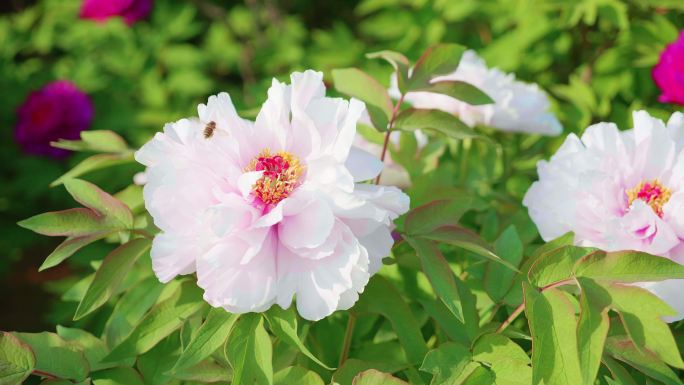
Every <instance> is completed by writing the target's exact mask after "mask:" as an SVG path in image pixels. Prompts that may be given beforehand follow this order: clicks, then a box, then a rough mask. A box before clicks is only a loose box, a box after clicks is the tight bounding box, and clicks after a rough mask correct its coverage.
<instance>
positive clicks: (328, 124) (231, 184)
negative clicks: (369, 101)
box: [136, 71, 409, 320]
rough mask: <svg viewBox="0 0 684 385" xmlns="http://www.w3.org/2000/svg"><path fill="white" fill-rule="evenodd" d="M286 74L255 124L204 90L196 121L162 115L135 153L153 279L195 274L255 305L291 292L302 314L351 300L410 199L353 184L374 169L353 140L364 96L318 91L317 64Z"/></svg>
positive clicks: (232, 301) (207, 286)
mask: <svg viewBox="0 0 684 385" xmlns="http://www.w3.org/2000/svg"><path fill="white" fill-rule="evenodd" d="M291 81H292V84H291V85H287V84H284V83H280V82H278V81H276V80H273V84H272V86H271V88H270V89H269V90H268V100H267V101H266V102H265V103H264V105H263V106H262V108H261V111H260V112H259V115H258V116H257V118H256V121H255V122H251V121H248V120H244V119H242V118H240V117H239V116H238V115H237V113H236V111H235V108H234V107H233V104H232V102H231V99H230V97H229V96H228V94H226V93H221V94H219V95H218V96H212V97H210V98H209V102H208V103H207V105H203V104H202V105H200V106H199V107H198V112H199V119H197V118H193V119H182V120H179V121H177V122H175V123H171V124H167V125H166V126H165V127H164V132H163V133H157V134H156V136H155V137H154V138H153V139H152V140H150V141H149V142H148V143H147V144H145V146H143V148H141V149H140V151H138V152H137V153H136V159H137V160H138V161H139V162H140V163H142V164H144V165H145V166H147V167H148V169H147V183H146V184H145V188H144V195H145V204H146V206H147V209H148V211H149V212H150V214H151V215H152V217H153V218H154V223H155V225H156V226H157V227H159V228H160V229H161V233H160V234H159V235H158V236H157V237H155V239H154V243H153V246H152V251H151V254H152V262H153V268H154V271H155V273H156V275H157V277H158V278H159V279H160V280H161V281H162V282H167V281H169V280H171V279H172V278H174V277H175V276H177V275H179V274H190V273H193V272H196V273H197V284H198V285H199V286H200V287H202V288H203V289H204V298H205V300H206V301H207V302H209V303H210V304H211V305H212V306H216V307H223V308H225V309H226V310H228V311H230V312H234V313H243V312H257V311H264V310H266V309H268V308H269V307H270V306H272V305H273V304H278V305H280V306H281V307H283V308H287V307H289V306H290V304H291V303H292V300H293V298H295V297H296V302H297V309H298V311H299V313H300V314H301V315H302V317H304V318H306V319H310V320H318V319H321V318H323V317H325V316H327V315H329V314H331V313H332V312H334V311H335V310H339V309H347V308H349V307H351V306H352V305H353V304H354V303H355V302H356V300H357V299H358V295H359V293H361V292H362V291H363V289H364V287H365V285H366V283H367V282H368V279H369V277H370V276H371V275H372V274H374V273H375V272H376V271H377V270H378V269H379V268H380V266H381V259H382V258H383V257H385V256H387V255H388V254H389V252H390V248H391V246H392V243H393V240H392V236H391V234H390V231H391V228H392V221H393V220H394V219H395V218H397V217H398V216H399V215H401V214H402V213H404V212H406V211H407V210H408V206H409V199H408V197H407V196H406V195H405V194H404V193H403V192H401V191H400V190H398V189H397V188H394V187H385V186H375V185H371V184H365V183H359V182H363V181H366V180H370V179H373V178H375V177H376V176H377V174H378V173H379V172H380V170H381V169H382V164H381V163H380V161H379V160H378V159H377V158H376V157H374V156H372V155H371V154H369V153H367V152H365V151H363V150H360V149H357V148H355V147H352V141H353V140H354V135H355V133H356V123H357V120H358V119H359V117H360V116H361V114H362V112H363V111H364V105H363V103H362V102H360V101H358V100H355V99H352V100H350V101H346V100H343V99H336V98H328V97H325V87H324V85H323V76H322V74H321V73H319V72H313V71H306V72H304V73H294V74H292V76H291Z"/></svg>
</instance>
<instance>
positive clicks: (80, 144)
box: [50, 130, 129, 153]
mask: <svg viewBox="0 0 684 385" xmlns="http://www.w3.org/2000/svg"><path fill="white" fill-rule="evenodd" d="M50 145H52V147H57V148H63V149H65V150H72V151H93V152H110V153H118V152H125V151H129V149H128V145H127V144H126V141H125V140H123V138H122V137H121V136H119V135H118V134H117V133H115V132H114V131H110V130H92V131H91V130H88V131H83V132H81V140H65V139H60V140H59V141H57V142H51V143H50Z"/></svg>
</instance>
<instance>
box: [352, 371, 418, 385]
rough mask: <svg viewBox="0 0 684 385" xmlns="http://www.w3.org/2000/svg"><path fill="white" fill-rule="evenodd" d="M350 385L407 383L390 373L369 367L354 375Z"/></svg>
mask: <svg viewBox="0 0 684 385" xmlns="http://www.w3.org/2000/svg"><path fill="white" fill-rule="evenodd" d="M352 385H408V382H405V381H402V380H400V379H398V378H396V377H392V375H390V374H387V373H382V372H379V371H377V370H375V369H369V370H366V371H365V372H363V373H360V374H359V375H357V376H356V377H354V381H352Z"/></svg>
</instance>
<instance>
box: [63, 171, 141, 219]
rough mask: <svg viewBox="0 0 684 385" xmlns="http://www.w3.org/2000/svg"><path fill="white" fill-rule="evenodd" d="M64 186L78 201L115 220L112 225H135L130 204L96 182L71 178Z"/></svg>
mask: <svg viewBox="0 0 684 385" xmlns="http://www.w3.org/2000/svg"><path fill="white" fill-rule="evenodd" d="M64 187H66V190H67V191H68V192H69V194H70V195H71V196H72V197H73V198H74V199H75V200H76V201H77V202H78V203H80V204H82V205H83V206H85V207H87V208H90V209H93V210H95V212H97V213H98V214H100V215H102V216H104V217H105V218H106V219H107V221H112V222H114V224H113V225H112V227H114V228H120V229H130V228H132V227H133V213H131V210H130V209H129V208H128V206H126V205H125V204H123V203H121V201H119V200H118V199H116V198H114V197H113V196H111V195H109V194H108V193H106V192H104V191H102V189H100V188H99V187H97V186H95V185H94V184H92V183H90V182H86V181H84V180H80V179H69V180H67V181H65V182H64Z"/></svg>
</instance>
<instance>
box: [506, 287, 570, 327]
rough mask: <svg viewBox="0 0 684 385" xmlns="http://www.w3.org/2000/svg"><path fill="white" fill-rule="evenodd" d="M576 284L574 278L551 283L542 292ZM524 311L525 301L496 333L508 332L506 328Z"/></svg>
mask: <svg viewBox="0 0 684 385" xmlns="http://www.w3.org/2000/svg"><path fill="white" fill-rule="evenodd" d="M574 282H575V279H574V278H568V279H564V280H562V281H558V282H554V283H551V284H549V285H546V286H544V287H542V288H541V290H540V291H541V292H542V293H543V292H544V291H546V290H548V289H553V288H554V287H558V286H563V285H568V284H571V283H574ZM523 310H525V302H524V301H523V303H521V304H520V305H518V307H516V308H515V310H513V313H511V315H509V316H508V318H506V320H505V321H504V322H503V323H502V324H501V325H500V326H499V328H498V329H496V332H497V333H501V332H502V331H504V330H506V328H507V327H508V326H509V325H510V324H511V323H513V321H515V319H516V318H518V316H519V315H520V313H522V312H523Z"/></svg>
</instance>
